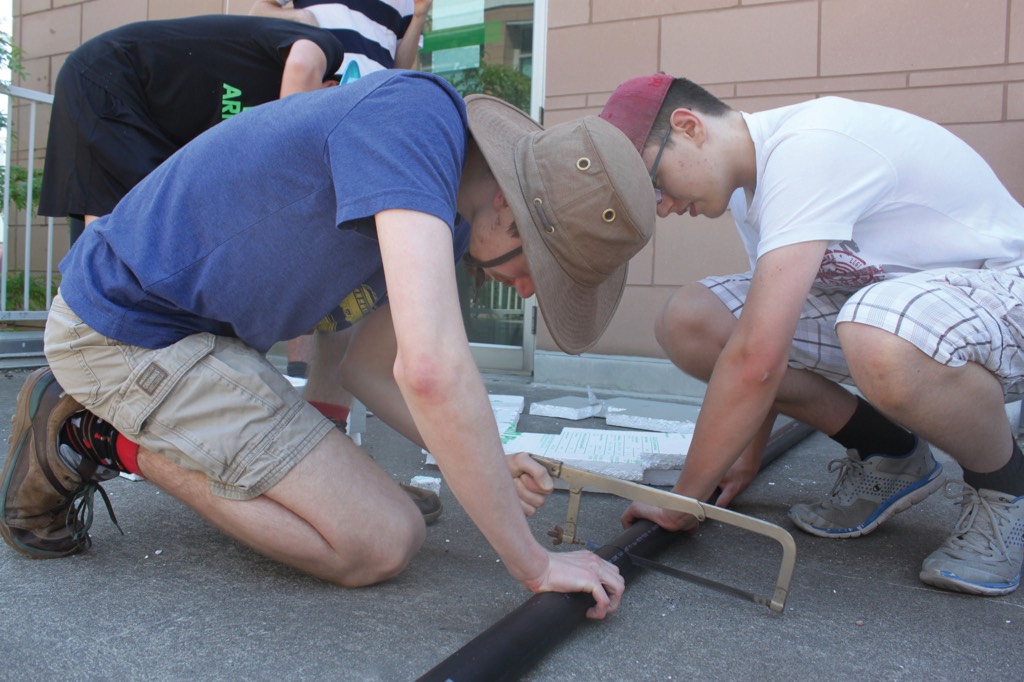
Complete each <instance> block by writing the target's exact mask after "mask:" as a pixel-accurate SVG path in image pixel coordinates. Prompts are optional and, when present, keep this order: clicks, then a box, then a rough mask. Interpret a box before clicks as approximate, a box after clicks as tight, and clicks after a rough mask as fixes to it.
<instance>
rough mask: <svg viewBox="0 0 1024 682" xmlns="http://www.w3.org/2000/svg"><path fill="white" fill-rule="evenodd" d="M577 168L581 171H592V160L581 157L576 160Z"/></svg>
mask: <svg viewBox="0 0 1024 682" xmlns="http://www.w3.org/2000/svg"><path fill="white" fill-rule="evenodd" d="M576 168H577V169H579V170H581V171H588V170H590V159H588V158H587V157H585V156H583V157H580V158H579V159H577V160H576Z"/></svg>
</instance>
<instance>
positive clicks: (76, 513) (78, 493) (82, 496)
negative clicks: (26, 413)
mask: <svg viewBox="0 0 1024 682" xmlns="http://www.w3.org/2000/svg"><path fill="white" fill-rule="evenodd" d="M59 450H60V455H61V459H63V460H64V461H65V462H66V463H71V462H73V461H74V460H75V459H77V460H78V461H79V466H78V467H74V468H75V469H77V470H78V473H79V474H82V473H84V472H83V471H81V465H82V463H85V462H88V460H83V459H82V457H81V455H79V454H78V453H76V452H75V451H74V450H72V449H71V447H69V446H67V445H61V446H60V448H59ZM90 469H95V467H90ZM108 471H109V470H108ZM92 473H94V474H95V473H97V472H95V471H93V472H92ZM113 473H114V475H116V472H113ZM99 476H100V477H102V478H100V480H107V479H109V478H111V476H110V475H109V473H107V472H103V473H100V474H99ZM98 478H99V477H98ZM96 493H99V494H100V497H101V498H102V500H103V505H104V506H105V507H106V508H107V515H108V516H109V517H110V520H111V522H112V523H113V524H114V527H115V528H117V530H118V531H119V532H120V533H121V535H124V531H123V530H122V529H121V526H120V524H118V522H117V516H115V515H114V507H113V505H112V504H111V503H110V497H109V496H108V495H107V491H106V490H104V489H103V486H101V485H100V484H99V480H97V479H95V478H92V477H89V476H82V479H81V483H79V484H78V487H76V488H75V489H74V490H73V491H72V492H71V495H70V502H69V504H68V511H67V514H66V516H65V523H66V524H67V527H68V530H70V531H71V539H72V540H73V541H74V542H75V543H76V544H77V545H78V546H80V547H81V548H83V549H88V548H89V547H91V546H92V538H91V537H90V536H89V529H90V528H91V527H92V522H93V511H94V501H95V496H96Z"/></svg>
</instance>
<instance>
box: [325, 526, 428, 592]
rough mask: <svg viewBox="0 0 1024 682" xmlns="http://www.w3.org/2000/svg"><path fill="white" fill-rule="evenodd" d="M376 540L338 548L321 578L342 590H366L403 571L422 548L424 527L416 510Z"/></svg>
mask: <svg viewBox="0 0 1024 682" xmlns="http://www.w3.org/2000/svg"><path fill="white" fill-rule="evenodd" d="M380 533H381V534H380V535H379V536H378V537H373V538H369V539H368V540H365V541H357V542H353V543H351V544H350V545H348V546H346V547H343V548H341V551H340V552H339V553H338V554H337V560H338V563H337V565H335V566H333V567H332V568H331V570H330V572H329V573H328V574H326V575H324V576H323V577H325V578H326V579H327V580H329V581H330V582H332V583H335V584H337V585H341V586H342V587H367V586H369V585H375V584H377V583H381V582H384V581H386V580H390V579H391V578H394V577H396V576H398V575H399V574H400V573H402V572H403V571H405V569H406V568H407V567H408V566H409V563H410V562H411V561H412V558H413V557H414V556H416V553H417V552H419V550H420V547H422V546H423V541H424V539H425V537H426V526H425V525H424V523H423V517H422V516H421V515H420V513H419V511H418V510H414V514H411V515H409V516H408V517H407V518H406V519H405V521H404V522H403V523H400V524H395V523H390V524H388V527H387V529H382V530H381V531H380Z"/></svg>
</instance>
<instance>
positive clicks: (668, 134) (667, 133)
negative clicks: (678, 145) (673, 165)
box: [651, 125, 672, 204]
mask: <svg viewBox="0 0 1024 682" xmlns="http://www.w3.org/2000/svg"><path fill="white" fill-rule="evenodd" d="M671 136H672V126H671V125H670V126H669V127H668V129H667V130H666V131H665V137H663V138H661V146H659V147H658V155H657V156H655V157H654V164H653V165H652V166H651V184H652V185H654V199H655V201H657V202H658V203H659V204H660V203H661V188H660V187H658V183H657V182H655V180H654V178H655V177H656V176H657V175H658V164H660V163H661V155H662V154H664V153H665V145H667V144H668V138H669V137H671Z"/></svg>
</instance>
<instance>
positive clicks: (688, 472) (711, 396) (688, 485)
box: [673, 354, 778, 500]
mask: <svg viewBox="0 0 1024 682" xmlns="http://www.w3.org/2000/svg"><path fill="white" fill-rule="evenodd" d="M744 374H745V372H744V370H743V368H742V367H740V366H739V365H737V364H736V363H731V362H730V361H729V359H728V358H727V357H725V355H724V354H723V358H722V359H720V361H719V363H718V364H717V365H716V366H715V372H714V374H713V375H712V377H711V382H710V383H709V384H708V390H707V394H706V395H705V398H704V402H703V405H702V406H701V410H700V417H699V418H698V419H697V426H696V428H695V429H694V433H693V440H692V441H691V443H690V448H689V453H688V454H687V457H686V463H685V465H684V467H683V472H682V474H681V475H680V477H679V481H678V482H677V483H676V485H675V487H674V488H673V490H674V492H677V493H680V494H682V495H686V496H688V497H693V498H696V499H699V500H707V499H709V498H710V497H711V495H712V493H714V491H715V488H716V487H717V486H718V484H719V482H720V481H721V479H722V477H723V476H724V475H725V473H726V472H727V471H728V470H729V468H730V467H732V466H733V464H735V463H736V462H737V460H739V459H740V457H741V456H747V457H756V458H758V459H760V455H761V452H762V451H763V448H764V443H765V442H767V438H768V435H770V432H771V426H772V424H771V423H770V422H769V417H771V418H772V419H771V422H774V415H775V412H774V410H773V409H772V405H773V403H774V399H775V394H776V390H777V388H778V378H776V377H774V376H769V377H766V378H765V380H764V381H758V382H750V381H745V380H744V379H743V377H744Z"/></svg>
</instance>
